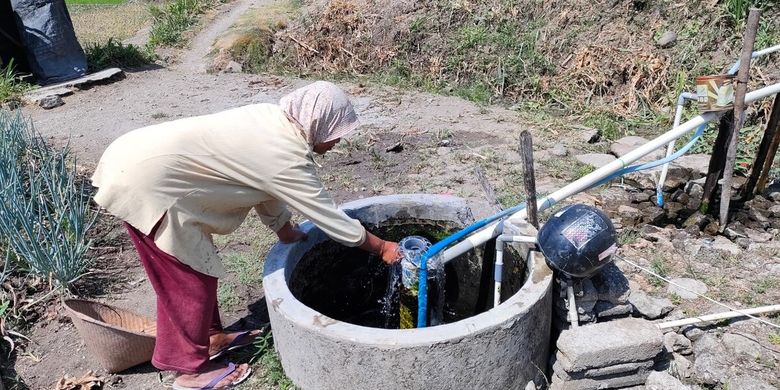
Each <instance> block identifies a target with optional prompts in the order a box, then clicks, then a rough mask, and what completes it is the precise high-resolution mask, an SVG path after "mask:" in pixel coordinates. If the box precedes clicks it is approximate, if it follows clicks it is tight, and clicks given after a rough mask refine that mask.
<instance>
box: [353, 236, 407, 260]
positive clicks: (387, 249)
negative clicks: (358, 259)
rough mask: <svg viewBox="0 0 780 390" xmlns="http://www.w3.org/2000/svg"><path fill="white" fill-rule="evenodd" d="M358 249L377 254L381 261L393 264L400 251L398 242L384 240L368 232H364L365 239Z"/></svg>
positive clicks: (398, 257) (399, 255)
mask: <svg viewBox="0 0 780 390" xmlns="http://www.w3.org/2000/svg"><path fill="white" fill-rule="evenodd" d="M360 249H362V250H364V251H367V252H371V253H373V254H375V255H379V257H381V258H382V261H383V262H384V263H385V264H387V265H390V264H393V263H395V262H397V261H398V260H400V259H401V251H400V250H399V248H398V244H397V243H395V242H392V241H385V240H383V239H381V238H379V237H377V236H375V235H373V234H371V233H370V232H366V240H365V241H364V242H363V245H360Z"/></svg>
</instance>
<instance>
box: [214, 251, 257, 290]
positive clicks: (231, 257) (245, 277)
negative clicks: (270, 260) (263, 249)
mask: <svg viewBox="0 0 780 390" xmlns="http://www.w3.org/2000/svg"><path fill="white" fill-rule="evenodd" d="M264 255H265V253H258V252H256V251H249V252H233V253H228V254H226V255H224V256H223V262H224V263H225V268H227V270H228V272H231V273H234V274H236V275H237V276H238V281H239V282H240V283H242V284H246V285H259V284H260V283H262V281H263V257H264Z"/></svg>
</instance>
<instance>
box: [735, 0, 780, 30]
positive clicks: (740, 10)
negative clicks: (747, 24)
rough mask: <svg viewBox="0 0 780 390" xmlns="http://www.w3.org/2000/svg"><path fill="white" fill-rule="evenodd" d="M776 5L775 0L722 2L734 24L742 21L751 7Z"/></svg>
mask: <svg viewBox="0 0 780 390" xmlns="http://www.w3.org/2000/svg"><path fill="white" fill-rule="evenodd" d="M776 5H777V4H776V0H725V1H724V2H723V6H724V8H725V11H726V15H727V16H728V17H729V19H730V21H731V22H732V23H734V25H739V24H740V23H744V21H745V19H746V18H747V16H748V12H749V11H750V8H751V7H754V8H758V9H769V8H770V7H772V6H776Z"/></svg>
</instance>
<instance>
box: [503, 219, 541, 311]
mask: <svg viewBox="0 0 780 390" xmlns="http://www.w3.org/2000/svg"><path fill="white" fill-rule="evenodd" d="M507 242H522V243H526V244H536V243H537V242H538V241H537V240H536V237H532V236H511V235H508V234H502V235H500V236H498V237H496V263H495V264H494V266H493V307H496V306H498V305H500V304H501V282H502V276H503V273H504V244H505V243H507Z"/></svg>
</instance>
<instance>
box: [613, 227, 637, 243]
mask: <svg viewBox="0 0 780 390" xmlns="http://www.w3.org/2000/svg"><path fill="white" fill-rule="evenodd" d="M637 239H639V232H638V231H636V230H634V229H629V228H626V229H623V230H621V231H620V233H618V237H617V240H618V244H619V245H620V246H623V245H631V244H633V243H635V242H636V240H637Z"/></svg>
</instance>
